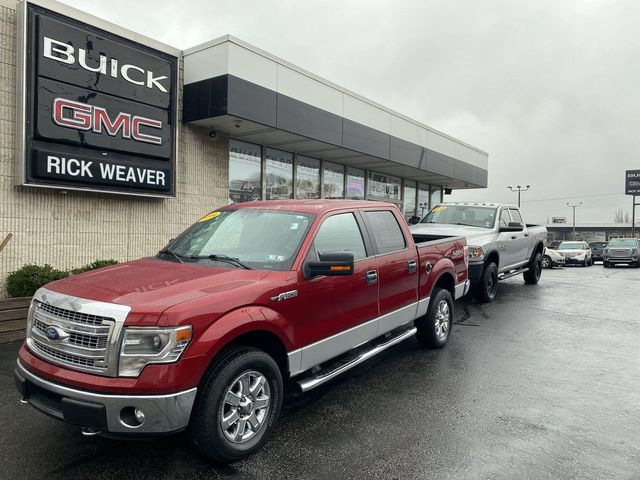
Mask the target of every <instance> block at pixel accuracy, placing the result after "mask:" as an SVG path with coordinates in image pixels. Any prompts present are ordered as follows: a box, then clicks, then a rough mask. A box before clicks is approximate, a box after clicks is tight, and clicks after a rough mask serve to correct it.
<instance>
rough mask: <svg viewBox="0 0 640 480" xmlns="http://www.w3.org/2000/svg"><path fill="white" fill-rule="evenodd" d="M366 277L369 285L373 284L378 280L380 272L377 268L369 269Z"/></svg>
mask: <svg viewBox="0 0 640 480" xmlns="http://www.w3.org/2000/svg"><path fill="white" fill-rule="evenodd" d="M365 277H366V278H367V285H372V284H374V283H376V282H377V281H378V272H376V271H375V270H369V271H368V272H367V273H366V275H365Z"/></svg>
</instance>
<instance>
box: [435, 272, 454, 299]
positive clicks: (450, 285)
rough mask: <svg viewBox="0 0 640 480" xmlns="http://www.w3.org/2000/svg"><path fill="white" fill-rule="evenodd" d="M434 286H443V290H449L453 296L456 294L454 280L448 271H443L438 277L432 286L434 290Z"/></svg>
mask: <svg viewBox="0 0 640 480" xmlns="http://www.w3.org/2000/svg"><path fill="white" fill-rule="evenodd" d="M436 288H444V289H445V290H449V293H451V296H452V297H453V298H455V296H456V282H455V280H454V279H453V275H451V274H450V273H443V274H442V275H441V276H440V278H438V280H437V281H436V284H435V285H434V286H433V289H434V290H435V289H436Z"/></svg>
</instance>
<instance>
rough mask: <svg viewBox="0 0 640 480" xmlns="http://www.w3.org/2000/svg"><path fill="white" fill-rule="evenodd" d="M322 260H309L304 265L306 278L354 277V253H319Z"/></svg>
mask: <svg viewBox="0 0 640 480" xmlns="http://www.w3.org/2000/svg"><path fill="white" fill-rule="evenodd" d="M318 257H320V260H309V261H307V262H305V264H304V267H303V269H304V278H314V277H319V276H322V275H324V276H328V277H338V276H344V275H353V264H354V259H353V253H348V252H328V253H318Z"/></svg>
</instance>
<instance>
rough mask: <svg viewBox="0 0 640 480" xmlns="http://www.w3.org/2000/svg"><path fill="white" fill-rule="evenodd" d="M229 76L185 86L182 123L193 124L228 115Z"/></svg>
mask: <svg viewBox="0 0 640 480" xmlns="http://www.w3.org/2000/svg"><path fill="white" fill-rule="evenodd" d="M227 95H228V76H227V75H222V76H220V77H215V78H209V79H207V80H202V81H200V82H195V83H190V84H189V85H185V86H184V96H183V101H182V121H183V122H191V121H194V120H201V119H203V118H210V117H217V116H220V115H225V114H226V113H227Z"/></svg>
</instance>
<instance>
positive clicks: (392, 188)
mask: <svg viewBox="0 0 640 480" xmlns="http://www.w3.org/2000/svg"><path fill="white" fill-rule="evenodd" d="M367 188H368V190H369V196H371V197H376V198H384V199H387V200H391V201H394V202H399V201H400V179H399V178H398V177H392V176H391V175H384V174H382V173H376V172H369V183H368V187H367Z"/></svg>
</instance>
